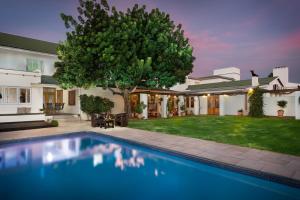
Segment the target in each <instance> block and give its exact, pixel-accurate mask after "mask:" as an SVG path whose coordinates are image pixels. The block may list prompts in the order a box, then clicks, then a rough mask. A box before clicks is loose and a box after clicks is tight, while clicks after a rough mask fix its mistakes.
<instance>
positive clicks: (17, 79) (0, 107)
mask: <svg viewBox="0 0 300 200" xmlns="http://www.w3.org/2000/svg"><path fill="white" fill-rule="evenodd" d="M40 76H41V75H40V74H39V73H32V72H21V71H12V70H4V69H0V88H1V87H16V88H29V89H31V99H30V103H10V104H8V103H0V114H16V113H17V109H18V107H30V108H31V113H40V109H42V108H43V89H42V88H41V87H35V86H33V85H32V84H37V83H40V80H41V77H40ZM17 98H18V97H17Z"/></svg>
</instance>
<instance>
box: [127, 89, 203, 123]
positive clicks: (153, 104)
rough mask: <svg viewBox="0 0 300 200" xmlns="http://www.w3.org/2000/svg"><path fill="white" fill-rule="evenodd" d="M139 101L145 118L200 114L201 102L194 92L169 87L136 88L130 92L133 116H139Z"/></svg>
mask: <svg viewBox="0 0 300 200" xmlns="http://www.w3.org/2000/svg"><path fill="white" fill-rule="evenodd" d="M139 103H143V104H144V105H146V107H145V108H144V109H143V113H142V116H143V119H148V118H160V117H161V118H167V117H173V116H184V115H199V114H200V113H199V102H198V98H196V97H195V95H194V94H192V93H189V94H187V93H186V92H178V91H174V90H167V89H140V88H138V89H136V90H134V91H133V92H131V94H130V109H131V113H132V115H131V117H132V118H135V117H137V113H136V112H135V108H136V106H137V105H138V104H139Z"/></svg>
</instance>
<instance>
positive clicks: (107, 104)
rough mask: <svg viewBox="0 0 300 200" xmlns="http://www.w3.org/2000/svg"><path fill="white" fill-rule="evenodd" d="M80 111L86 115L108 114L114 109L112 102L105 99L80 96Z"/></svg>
mask: <svg viewBox="0 0 300 200" xmlns="http://www.w3.org/2000/svg"><path fill="white" fill-rule="evenodd" d="M80 106H81V110H82V111H83V112H85V113H86V114H88V115H91V114H92V113H103V112H110V111H111V109H112V108H113V107H114V102H112V101H110V100H109V99H107V98H102V97H99V96H93V95H90V96H88V95H86V94H84V95H80Z"/></svg>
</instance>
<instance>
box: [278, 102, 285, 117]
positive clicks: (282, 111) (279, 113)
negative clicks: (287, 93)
mask: <svg viewBox="0 0 300 200" xmlns="http://www.w3.org/2000/svg"><path fill="white" fill-rule="evenodd" d="M277 105H278V106H279V107H280V108H281V109H280V110H278V111H277V115H278V117H283V115H284V110H283V109H284V108H285V107H286V105H287V101H285V100H281V101H277Z"/></svg>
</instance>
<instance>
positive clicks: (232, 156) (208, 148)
mask: <svg viewBox="0 0 300 200" xmlns="http://www.w3.org/2000/svg"><path fill="white" fill-rule="evenodd" d="M77 131H94V132H99V133H104V134H109V135H112V136H115V137H118V138H123V139H127V140H132V141H137V142H140V143H145V144H148V145H152V146H156V147H160V148H165V149H169V150H175V151H179V152H183V153H186V154H190V155H192V156H197V157H201V158H206V159H210V160H215V161H219V162H223V163H226V164H231V165H235V166H239V167H244V168H248V169H252V170H257V171H261V172H267V173H271V174H274V175H279V176H284V177H287V178H291V179H295V180H298V181H300V157H297V156H291V155H285V154H280V153H274V152H269V151H262V150H257V149H251V148H246V147H239V146H235V145H229V144H221V143H216V142H212V141H206V140H201V139H194V138H188V137H182V136H174V135H168V134H162V133H156V132H150V131H143V130H137V129H131V128H122V127H116V128H114V129H107V130H105V129H100V128H92V127H90V123H89V122H86V121H73V122H72V121H69V122H68V121H65V122H61V123H60V127H57V128H43V129H33V130H24V131H14V132H2V133H0V141H7V140H14V139H22V138H28V137H40V136H48V135H59V134H64V133H70V132H77Z"/></svg>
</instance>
